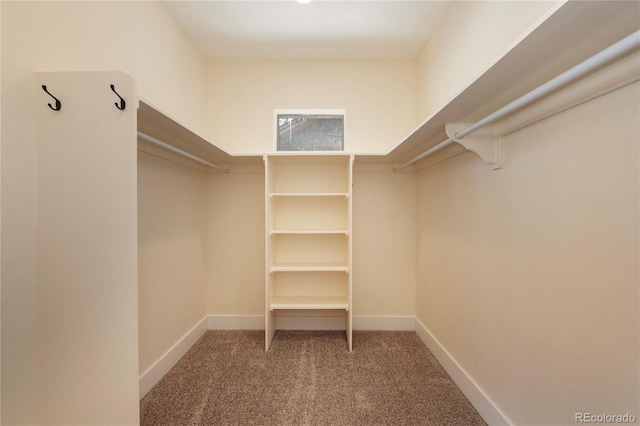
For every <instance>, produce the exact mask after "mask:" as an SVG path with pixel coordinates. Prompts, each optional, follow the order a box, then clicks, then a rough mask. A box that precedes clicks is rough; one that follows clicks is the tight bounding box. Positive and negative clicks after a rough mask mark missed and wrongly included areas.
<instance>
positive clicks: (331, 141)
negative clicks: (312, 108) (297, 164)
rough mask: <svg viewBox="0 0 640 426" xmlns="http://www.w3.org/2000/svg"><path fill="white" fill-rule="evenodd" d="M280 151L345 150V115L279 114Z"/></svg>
mask: <svg viewBox="0 0 640 426" xmlns="http://www.w3.org/2000/svg"><path fill="white" fill-rule="evenodd" d="M276 117H277V128H278V130H277V131H278V144H277V145H278V151H344V115H338V114H277V115H276Z"/></svg>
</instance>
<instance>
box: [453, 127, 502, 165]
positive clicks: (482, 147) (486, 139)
mask: <svg viewBox="0 0 640 426" xmlns="http://www.w3.org/2000/svg"><path fill="white" fill-rule="evenodd" d="M472 124H473V123H449V124H447V125H446V126H445V131H446V132H447V136H448V137H449V139H451V140H452V141H454V142H457V143H459V144H460V145H462V146H464V147H465V148H467V149H468V150H469V151H473V152H475V153H476V154H478V156H479V157H480V158H481V159H482V161H484V162H485V163H487V164H488V165H489V167H490V168H491V169H493V170H495V169H500V168H502V162H503V159H504V148H503V145H502V138H501V137H500V136H498V135H496V128H495V126H486V127H483V128H481V129H478V130H476V131H475V132H473V134H471V135H468V136H465V137H464V139H461V138H457V137H456V133H459V132H461V131H462V130H464V129H467V128H469V127H470V126H471V125H472Z"/></svg>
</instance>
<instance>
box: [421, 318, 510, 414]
mask: <svg viewBox="0 0 640 426" xmlns="http://www.w3.org/2000/svg"><path fill="white" fill-rule="evenodd" d="M415 331H416V333H417V334H418V336H420V339H422V341H423V342H424V344H425V345H426V346H427V348H428V349H429V351H431V353H432V354H433V356H434V357H435V358H436V359H437V360H438V362H439V363H440V365H442V368H444V369H445V371H446V372H447V374H449V376H450V377H451V379H452V380H453V381H454V382H455V384H456V385H457V386H458V387H459V388H460V390H461V391H462V393H464V395H465V396H466V397H467V399H468V400H469V402H471V405H473V407H474V408H475V409H476V410H477V411H478V413H479V414H480V415H481V416H482V418H483V419H484V421H486V422H487V423H488V424H489V425H509V424H511V422H509V421H508V420H507V417H506V416H505V415H504V414H502V413H501V412H500V410H499V409H498V408H497V407H496V406H495V404H494V403H493V402H492V401H491V399H490V398H489V397H488V396H487V395H485V393H484V392H483V391H482V389H480V387H479V386H478V385H477V384H476V383H475V382H474V381H473V379H472V378H471V377H469V375H468V374H467V373H466V372H465V371H464V369H463V368H462V367H461V366H460V365H459V364H458V363H457V362H456V360H455V359H454V358H453V357H452V356H451V355H450V354H449V352H447V350H446V349H445V348H444V347H443V346H442V345H441V344H440V342H438V339H436V338H435V337H434V336H433V335H432V334H431V332H429V330H428V329H427V327H425V326H424V324H422V322H420V320H419V319H418V318H415Z"/></svg>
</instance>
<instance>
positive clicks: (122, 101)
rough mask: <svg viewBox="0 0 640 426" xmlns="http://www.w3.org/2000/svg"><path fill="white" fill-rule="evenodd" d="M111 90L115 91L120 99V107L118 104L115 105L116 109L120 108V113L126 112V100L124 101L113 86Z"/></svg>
mask: <svg viewBox="0 0 640 426" xmlns="http://www.w3.org/2000/svg"><path fill="white" fill-rule="evenodd" d="M111 90H113V93H115V94H116V95H117V96H118V97H119V98H120V105H118V103H117V102H116V103H114V105H115V106H116V108H118V109H119V110H120V111H124V109H125V108H126V107H127V103H126V102H125V100H124V99H122V96H120V95H118V92H116V88H115V87H113V84H112V85H111Z"/></svg>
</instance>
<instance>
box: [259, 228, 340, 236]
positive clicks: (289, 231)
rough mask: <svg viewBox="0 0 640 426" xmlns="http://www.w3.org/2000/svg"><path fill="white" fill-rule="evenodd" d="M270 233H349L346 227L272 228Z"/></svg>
mask: <svg viewBox="0 0 640 426" xmlns="http://www.w3.org/2000/svg"><path fill="white" fill-rule="evenodd" d="M271 235H349V231H348V230H346V229H273V230H271Z"/></svg>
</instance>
